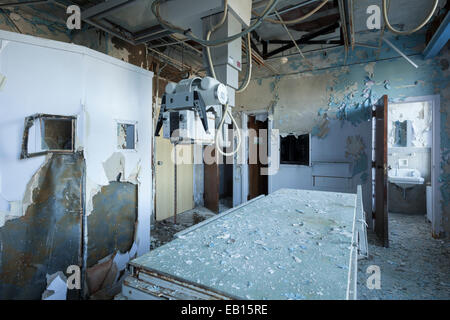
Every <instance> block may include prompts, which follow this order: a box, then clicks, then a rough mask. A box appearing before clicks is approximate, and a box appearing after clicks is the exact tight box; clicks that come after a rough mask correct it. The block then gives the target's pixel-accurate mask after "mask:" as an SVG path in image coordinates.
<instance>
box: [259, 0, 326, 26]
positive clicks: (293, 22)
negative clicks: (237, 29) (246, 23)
mask: <svg viewBox="0 0 450 320" xmlns="http://www.w3.org/2000/svg"><path fill="white" fill-rule="evenodd" d="M327 2H328V0H323V1H322V3H320V4H319V5H318V6H317V7H316V8H315V9H314V10H312V11H311V12H308V13H307V14H305V15H304V16H301V17H299V18H297V19H293V20H287V21H283V22H281V21H279V20H275V19H271V18H264V21H267V22H270V23H275V24H297V23H299V22H302V21H303V20H305V19H308V18H309V17H311V16H312V15H313V14H314V13H316V12H317V11H319V10H320V9H322V7H323V6H324V5H326V4H327ZM252 13H253V15H255V16H258V17H261V15H259V14H258V13H256V12H255V11H254V10H252Z"/></svg>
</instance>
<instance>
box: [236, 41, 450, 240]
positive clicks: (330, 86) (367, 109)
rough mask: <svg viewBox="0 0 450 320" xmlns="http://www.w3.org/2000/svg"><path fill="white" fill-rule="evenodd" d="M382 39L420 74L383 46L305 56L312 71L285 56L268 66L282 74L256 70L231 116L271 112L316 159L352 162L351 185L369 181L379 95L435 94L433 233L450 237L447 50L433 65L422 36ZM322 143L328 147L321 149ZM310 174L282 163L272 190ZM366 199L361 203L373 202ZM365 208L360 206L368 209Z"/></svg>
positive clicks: (305, 183)
mask: <svg viewBox="0 0 450 320" xmlns="http://www.w3.org/2000/svg"><path fill="white" fill-rule="evenodd" d="M385 36H386V37H388V38H389V39H390V40H391V42H393V43H395V44H396V45H397V46H398V47H399V48H400V49H401V50H402V51H404V52H405V53H406V54H407V55H409V56H410V57H411V59H412V60H414V61H415V63H416V64H418V65H419V68H418V69H416V68H414V67H413V66H412V65H410V64H409V63H408V62H407V61H405V60H404V59H403V58H401V57H399V56H398V54H397V53H396V52H394V51H393V50H392V49H390V48H389V47H388V46H386V45H383V46H381V49H380V50H377V49H372V48H366V47H364V48H363V47H355V48H354V50H350V51H349V52H348V54H347V55H346V54H345V52H344V49H343V48H335V49H330V50H328V51H321V52H317V53H309V54H307V55H306V57H307V59H308V60H309V61H310V62H311V63H312V64H313V66H314V68H313V69H312V70H311V69H310V67H309V65H308V64H307V63H305V61H303V60H302V58H301V57H300V56H298V55H297V56H290V57H289V58H288V62H287V63H284V64H283V63H282V62H281V60H274V62H273V63H272V66H274V67H275V69H277V70H279V72H280V74H279V75H275V76H273V75H272V76H268V75H266V74H264V73H263V72H262V71H261V69H260V70H259V71H258V70H257V71H256V72H255V73H254V75H255V77H254V80H253V81H252V82H251V84H250V86H249V88H248V89H247V91H246V92H244V93H242V94H239V95H237V103H236V108H235V111H246V110H261V109H266V110H268V111H269V112H273V117H274V128H276V129H279V130H280V134H281V135H286V134H296V135H298V134H305V133H311V135H312V136H313V140H312V152H313V153H314V152H316V150H317V149H318V148H320V153H321V157H327V158H329V159H342V160H344V159H345V160H346V161H350V162H351V163H352V169H351V170H352V174H353V175H354V176H353V178H354V180H353V184H358V183H361V184H364V183H365V182H367V183H368V181H370V180H371V172H370V171H371V170H370V158H371V151H370V147H371V144H372V141H371V137H372V135H371V132H370V131H371V121H370V118H371V109H372V105H373V104H374V103H375V102H376V101H377V100H378V99H379V98H381V97H382V96H383V95H384V94H386V95H388V97H389V101H391V102H401V101H403V100H404V99H406V98H407V97H419V96H432V95H439V97H440V140H441V141H440V149H441V150H440V151H441V154H440V174H439V176H440V178H439V182H440V186H439V189H440V193H438V194H439V196H440V203H441V210H442V214H443V217H442V219H441V221H440V223H439V230H436V231H435V232H436V235H442V234H443V231H444V230H446V231H450V221H449V218H450V192H449V191H450V190H449V189H450V185H449V183H450V180H449V179H450V162H449V161H450V160H449V156H450V140H449V137H450V136H449V134H450V125H449V123H450V122H449V121H448V119H447V117H448V115H449V112H450V102H449V101H450V100H449V97H450V86H449V80H450V69H449V61H450V54H449V49H448V47H447V48H445V49H444V50H443V52H441V54H440V55H439V56H437V57H435V58H434V59H429V60H423V58H422V55H421V52H422V51H423V49H424V43H425V38H424V35H423V34H420V33H418V34H414V35H412V36H407V37H392V36H390V35H385ZM358 37H359V38H358V39H361V42H364V41H366V42H367V41H370V39H371V38H370V32H368V33H361V34H359V35H358ZM372 42H373V40H372ZM340 127H341V128H342V129H340ZM345 128H347V129H345ZM319 142H320V143H324V144H323V145H322V146H327V147H326V148H325V147H320V143H319ZM315 149H316V150H315ZM312 171H313V168H312V167H299V166H285V165H282V166H281V167H280V171H279V173H278V174H277V175H276V176H275V177H274V178H273V179H274V184H275V185H277V188H281V187H285V186H296V185H298V186H301V187H311V186H312V182H311V181H312ZM366 185H367V184H366ZM369 186H370V185H369ZM365 194H366V198H367V196H369V197H370V194H368V193H367V192H366V193H365ZM366 203H367V204H369V205H370V200H365V204H366ZM368 209H370V208H367V207H366V205H365V210H366V211H368Z"/></svg>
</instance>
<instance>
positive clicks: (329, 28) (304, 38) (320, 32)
mask: <svg viewBox="0 0 450 320" xmlns="http://www.w3.org/2000/svg"><path fill="white" fill-rule="evenodd" d="M339 27H340V22H335V23H333V24H332V25H330V26H327V27H325V28H322V29H320V30H317V31H315V32H311V33H308V34H307V35H304V36H302V37H301V38H300V39H298V40H295V42H296V44H297V45H301V44H306V42H307V41H309V40H312V39H314V38H317V37H318V36H321V35H323V34H327V33H330V32H332V31H335V30H336V29H337V28H339ZM294 46H295V44H294V43H293V42H292V41H291V42H290V43H289V44H286V45H284V46H282V47H280V48H278V49H275V50H273V51H270V52H268V53H266V54H264V55H263V58H264V59H267V58H269V57H272V56H274V55H276V54H278V53H281V52H283V51H286V50H288V49H291V48H293V47H294Z"/></svg>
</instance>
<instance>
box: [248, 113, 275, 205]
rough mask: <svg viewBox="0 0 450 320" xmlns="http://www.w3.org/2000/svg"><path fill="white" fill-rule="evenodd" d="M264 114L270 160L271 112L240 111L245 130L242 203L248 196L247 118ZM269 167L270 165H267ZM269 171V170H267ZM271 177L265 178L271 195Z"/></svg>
mask: <svg viewBox="0 0 450 320" xmlns="http://www.w3.org/2000/svg"><path fill="white" fill-rule="evenodd" d="M261 114H266V115H267V153H268V155H267V156H268V158H269V159H271V156H272V152H273V150H272V138H273V137H272V130H273V112H271V111H269V110H266V109H260V110H248V111H242V114H241V115H242V116H241V121H242V124H241V128H242V129H243V130H244V128H245V137H243V141H242V145H243V147H244V150H243V157H244V161H245V162H244V163H243V164H242V170H241V192H242V203H244V202H246V201H247V198H248V194H249V187H250V186H249V177H248V175H249V170H248V169H249V167H248V157H249V153H248V152H249V147H250V146H249V141H248V117H249V116H256V115H261ZM269 165H270V164H269ZM269 171H270V170H269ZM272 185H273V176H272V175H270V174H269V175H268V176H267V193H268V194H271V193H272V192H273V187H272Z"/></svg>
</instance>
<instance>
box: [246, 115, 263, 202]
mask: <svg viewBox="0 0 450 320" xmlns="http://www.w3.org/2000/svg"><path fill="white" fill-rule="evenodd" d="M247 126H248V130H249V131H248V141H249V147H248V157H249V159H248V173H249V178H248V181H249V194H248V199H247V200H251V199H254V198H256V197H258V196H260V195H267V194H268V176H267V175H263V174H262V169H263V168H265V169H266V170H267V163H265V162H266V161H263V159H262V155H261V154H260V150H259V145H260V144H263V145H264V144H265V145H267V139H268V137H267V131H268V120H267V119H266V120H265V121H257V120H256V117H255V116H249V117H248V124H247ZM260 130H265V132H266V133H265V134H264V133H263V132H264V131H260Z"/></svg>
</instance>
